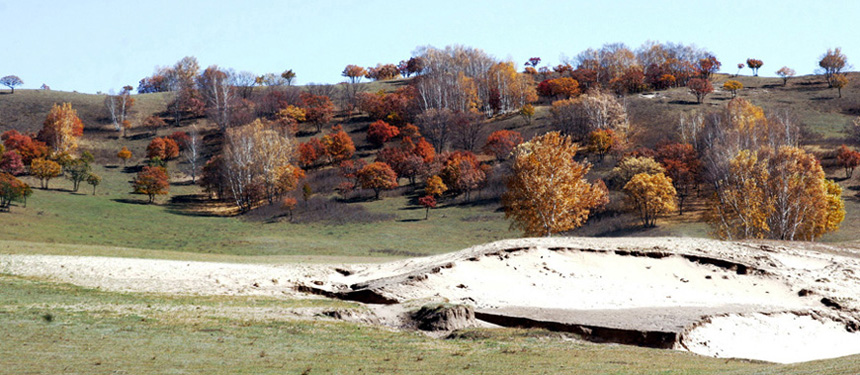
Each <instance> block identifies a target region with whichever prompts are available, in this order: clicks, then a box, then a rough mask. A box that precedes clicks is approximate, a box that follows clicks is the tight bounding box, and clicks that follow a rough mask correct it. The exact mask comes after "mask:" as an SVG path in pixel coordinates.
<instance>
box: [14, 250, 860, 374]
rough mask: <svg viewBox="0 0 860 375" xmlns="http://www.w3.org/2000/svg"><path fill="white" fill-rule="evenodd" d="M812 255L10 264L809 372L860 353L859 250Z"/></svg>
mask: <svg viewBox="0 0 860 375" xmlns="http://www.w3.org/2000/svg"><path fill="white" fill-rule="evenodd" d="M789 246H791V247H789ZM803 247H804V244H767V245H766V244H744V243H730V242H720V241H712V240H702V239H680V238H612V239H606V238H600V239H597V238H550V239H520V240H507V241H499V242H495V243H491V244H487V245H482V246H477V247H473V248H470V249H466V250H463V251H459V252H455V253H450V254H443V255H438V256H433V257H426V258H414V259H408V260H402V261H396V262H389V263H383V264H349V265H302V264H283V265H253V264H251V265H248V264H242V265H239V264H224V263H207V262H182V261H164V260H147V259H128V258H97V257H63V256H25V255H0V272H2V273H5V274H12V275H21V276H28V277H36V278H40V279H45V280H50V281H56V282H67V283H72V284H76V285H81V286H86V287H93V288H99V289H103V290H111V291H122V292H146V293H167V294H181V295H239V296H242V295H246V296H268V297H275V298H321V297H320V296H319V295H324V296H328V297H336V298H342V299H347V300H355V301H360V302H364V303H368V304H369V305H368V306H369V307H370V309H368V310H367V311H371V312H372V314H373V315H375V316H373V317H366V316H361V314H359V315H352V316H349V313H345V314H344V315H345V316H344V318H346V319H352V320H358V321H366V322H380V323H381V324H384V325H389V326H395V327H398V326H405V324H404V323H403V319H402V318H403V315H404V313H405V312H406V311H408V310H410V309H414V308H416V307H417V306H420V305H421V304H423V303H427V302H431V301H442V302H450V303H462V304H467V305H471V306H473V307H474V308H475V309H476V316H477V317H478V319H479V321H481V324H484V323H487V322H489V323H494V324H499V325H505V326H535V327H545V328H549V329H556V330H565V331H570V332H575V333H577V334H580V335H581V336H582V337H584V338H586V339H589V340H593V341H604V342H620V343H628V344H636V345H645V346H653V347H662V348H675V349H680V350H689V351H692V352H695V353H700V354H704V355H710V356H718V357H742V358H751V359H760V360H766V361H774V362H799V361H806V360H812V359H820V358H830V357H837V356H842V355H848V354H854V353H860V333H858V332H857V331H858V329H860V323H858V322H860V312H858V311H860V310H858V308H860V302H858V299H857V297H858V291H860V278H858V277H857V276H858V275H860V259H858V257H857V254H856V253H853V252H851V251H850V250H844V249H834V248H830V247H827V246H824V245H820V244H815V246H806V247H807V248H814V249H815V250H811V249H804V248H803ZM271 313H272V312H269V313H268V314H263V315H264V316H270V315H271ZM810 348H814V350H810Z"/></svg>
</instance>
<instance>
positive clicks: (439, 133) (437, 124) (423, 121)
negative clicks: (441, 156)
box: [417, 108, 454, 152]
mask: <svg viewBox="0 0 860 375" xmlns="http://www.w3.org/2000/svg"><path fill="white" fill-rule="evenodd" d="M453 119H454V113H453V112H451V110H449V109H447V108H443V109H432V108H431V109H428V110H426V111H424V112H423V113H421V114H420V115H419V116H418V119H417V120H418V121H417V123H418V127H419V128H420V129H421V134H424V136H425V137H427V139H428V140H429V141H430V143H431V144H432V145H433V148H434V149H435V150H436V152H442V151H443V150H445V148H446V147H447V146H448V144H449V142H450V139H451V133H452V130H451V124H452V123H453Z"/></svg>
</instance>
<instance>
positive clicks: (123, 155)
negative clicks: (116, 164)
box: [116, 146, 132, 167]
mask: <svg viewBox="0 0 860 375" xmlns="http://www.w3.org/2000/svg"><path fill="white" fill-rule="evenodd" d="M131 156H132V155H131V151H129V150H128V147H125V146H122V150H119V152H117V153H116V157H118V158H119V159H120V160H122V166H123V167H125V165H126V163H127V162H128V159H131Z"/></svg>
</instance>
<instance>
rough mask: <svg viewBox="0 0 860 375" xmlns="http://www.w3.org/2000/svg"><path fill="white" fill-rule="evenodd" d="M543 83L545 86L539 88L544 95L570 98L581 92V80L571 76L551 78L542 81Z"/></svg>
mask: <svg viewBox="0 0 860 375" xmlns="http://www.w3.org/2000/svg"><path fill="white" fill-rule="evenodd" d="M541 84H544V87H543V88H539V89H538V92H539V93H540V94H541V95H543V96H548V97H555V98H559V99H569V98H571V97H575V96H578V95H579V93H580V90H579V82H577V81H576V80H575V79H573V78H570V77H562V78H555V79H550V80H546V81H543V82H541Z"/></svg>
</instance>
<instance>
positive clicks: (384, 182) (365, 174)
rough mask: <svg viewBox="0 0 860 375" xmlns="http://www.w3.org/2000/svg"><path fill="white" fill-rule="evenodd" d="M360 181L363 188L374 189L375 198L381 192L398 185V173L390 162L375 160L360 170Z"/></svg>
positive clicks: (377, 197)
mask: <svg viewBox="0 0 860 375" xmlns="http://www.w3.org/2000/svg"><path fill="white" fill-rule="evenodd" d="M358 183H359V185H360V186H361V187H362V188H363V189H373V192H374V194H375V195H374V198H375V199H379V192H381V191H382V190H390V189H394V188H396V187H397V174H396V173H394V170H393V169H391V167H390V166H389V165H388V164H385V163H382V162H373V163H370V164H368V165H366V166H365V167H364V168H362V169H361V170H360V171H358Z"/></svg>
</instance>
